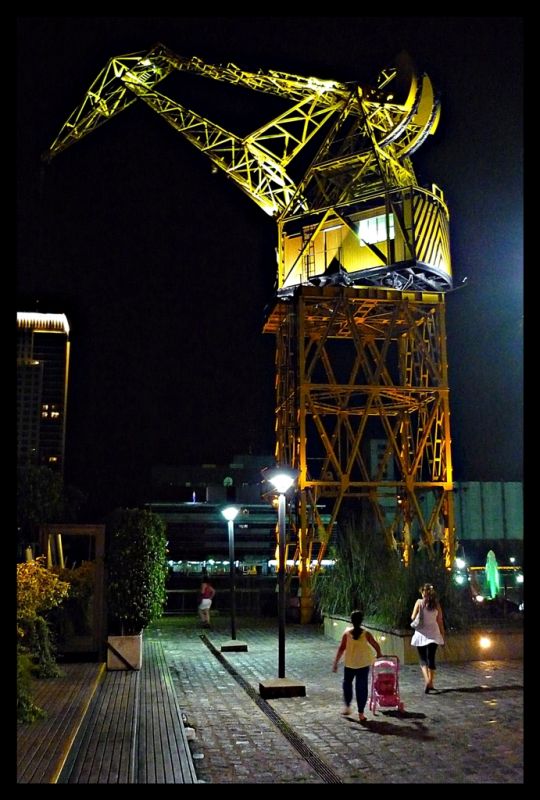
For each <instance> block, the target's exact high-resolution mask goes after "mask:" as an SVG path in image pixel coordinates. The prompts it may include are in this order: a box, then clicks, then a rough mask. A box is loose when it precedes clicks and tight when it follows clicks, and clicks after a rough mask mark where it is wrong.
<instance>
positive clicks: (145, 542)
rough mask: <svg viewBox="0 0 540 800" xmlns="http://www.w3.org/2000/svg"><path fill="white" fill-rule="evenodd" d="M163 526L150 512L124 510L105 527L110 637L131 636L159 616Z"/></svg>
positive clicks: (164, 567) (164, 564) (163, 595)
mask: <svg viewBox="0 0 540 800" xmlns="http://www.w3.org/2000/svg"><path fill="white" fill-rule="evenodd" d="M166 554H167V540H166V537H165V524H164V523H163V521H162V519H161V517H159V516H158V515H157V514H154V513H152V512H151V511H146V510H139V509H125V510H122V511H118V512H116V513H115V515H114V517H113V520H112V521H111V522H110V523H109V526H108V545H107V556H106V564H107V604H108V610H109V619H110V624H111V629H110V632H111V633H119V634H120V635H122V636H123V635H133V634H137V633H140V631H141V630H142V629H143V628H145V627H146V626H147V625H149V624H150V623H151V622H153V621H154V620H156V619H159V617H160V616H161V615H162V613H163V607H164V605H165V599H166V591H165V580H166V577H167V561H166Z"/></svg>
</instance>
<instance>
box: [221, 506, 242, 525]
mask: <svg viewBox="0 0 540 800" xmlns="http://www.w3.org/2000/svg"><path fill="white" fill-rule="evenodd" d="M239 511H240V509H239V508H237V507H236V506H227V508H224V509H222V511H221V513H222V515H223V516H224V517H225V519H226V520H227V522H234V520H235V519H236V517H237V516H238V512H239Z"/></svg>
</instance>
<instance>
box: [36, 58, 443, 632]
mask: <svg viewBox="0 0 540 800" xmlns="http://www.w3.org/2000/svg"><path fill="white" fill-rule="evenodd" d="M173 71H176V72H185V73H190V74H193V75H197V76H200V77H203V78H209V79H211V80H215V81H218V82H223V83H228V84H231V85H235V86H238V87H242V88H245V89H252V90H254V91H256V92H262V93H266V94H272V95H275V96H277V97H280V98H282V100H283V101H284V104H285V106H286V107H285V108H284V110H283V112H282V113H281V114H279V115H278V116H277V117H274V118H272V119H270V120H268V122H266V123H265V124H263V125H260V126H258V127H257V128H256V129H255V130H254V131H252V133H250V134H249V135H247V136H238V135H236V134H235V133H233V132H230V131H228V130H226V129H225V128H224V127H222V126H220V125H219V124H217V123H215V122H213V121H211V120H210V119H207V118H206V117H203V116H202V115H201V114H199V113H198V112H196V111H194V110H192V109H189V108H187V107H185V106H184V105H182V104H180V103H179V102H178V101H176V100H173V99H171V98H169V97H167V96H166V95H164V94H162V93H161V92H159V91H157V89H156V86H157V85H158V84H159V83H161V81H163V80H164V79H165V78H166V77H167V76H168V75H170V74H171V73H172V72H173ZM136 99H139V100H141V101H142V102H143V103H144V104H146V105H147V106H148V107H149V108H150V109H151V110H152V111H154V112H156V113H157V114H158V115H159V116H160V117H162V118H163V119H164V120H165V121H166V122H167V123H168V124H169V125H171V126H172V127H173V128H174V129H175V130H177V131H178V132H180V133H181V134H182V135H183V136H184V137H185V138H186V139H187V140H188V141H190V142H191V143H192V144H193V145H194V146H195V147H196V148H197V149H198V150H199V151H201V152H202V153H204V155H205V156H206V157H207V158H208V159H209V160H210V161H211V162H212V163H213V164H214V165H215V166H216V167H218V168H219V169H220V170H222V171H223V172H225V173H226V174H227V176H228V177H229V178H231V179H232V180H233V181H235V183H236V184H237V185H238V186H239V187H240V188H241V189H242V191H244V192H245V193H246V194H247V195H248V196H249V197H250V198H251V199H252V200H254V202H256V203H257V204H258V205H259V206H260V207H261V208H263V210H264V211H266V212H267V213H268V214H270V215H272V216H274V217H275V218H276V220H277V224H278V247H277V251H278V274H277V287H278V296H277V299H276V305H275V307H274V309H273V311H271V312H270V315H269V317H268V320H267V323H266V326H265V331H267V332H271V333H274V334H275V335H276V339H277V351H276V397H277V408H276V436H277V459H278V463H281V464H291V465H293V466H296V467H298V468H299V469H300V481H299V498H300V499H299V508H298V515H297V518H296V525H295V529H296V535H297V542H296V543H295V547H296V548H297V556H298V558H299V560H300V572H301V577H302V580H303V593H302V607H303V610H302V619H304V618H305V615H304V610H305V611H306V612H307V613H308V612H309V604H310V598H309V581H307V578H306V576H308V575H309V570H310V568H311V566H312V561H315V562H316V563H317V564H319V563H320V560H321V558H322V555H323V553H324V551H325V548H326V545H327V543H328V540H329V537H330V536H331V532H332V527H333V525H334V523H335V521H336V519H337V516H338V513H339V510H340V508H341V507H342V505H343V502H344V501H345V500H346V499H347V498H351V497H369V498H370V500H371V501H372V504H373V508H374V509H375V514H376V517H377V519H378V520H379V524H380V527H381V530H383V531H384V535H385V537H386V540H387V542H388V544H389V545H390V546H392V547H398V548H401V549H402V551H403V558H404V560H405V561H408V560H409V559H410V556H411V552H412V545H413V541H416V540H417V539H418V538H419V541H420V543H421V546H423V547H426V548H427V549H428V550H429V551H430V552H431V551H432V550H433V546H434V542H435V541H436V540H437V539H441V540H442V541H443V544H444V549H445V553H446V561H447V564H450V561H451V557H452V555H453V547H454V544H453V537H454V528H453V504H452V493H451V487H452V467H451V453H450V429H449V407H448V380H447V365H446V342H445V328H444V294H443V292H444V291H446V290H448V289H450V288H451V287H452V273H451V262H450V245H449V234H448V223H449V214H448V209H447V207H446V204H445V202H444V198H443V194H442V192H441V190H440V189H438V188H437V187H436V186H433V187H432V188H431V189H427V188H425V187H420V186H419V185H418V182H417V180H416V176H415V174H414V170H413V166H412V163H411V160H410V156H411V154H412V153H414V151H415V150H416V149H417V148H418V147H419V146H420V145H421V144H422V142H423V141H424V140H425V138H426V137H427V136H428V135H429V134H431V133H434V131H435V129H436V127H437V124H438V119H439V104H438V102H437V100H436V98H435V95H434V92H433V88H432V85H431V82H430V80H429V78H428V77H427V75H417V74H416V72H415V70H414V68H413V66H412V62H411V61H410V59H409V58H408V57H407V56H406V55H401V56H399V57H398V58H397V59H396V60H395V63H394V65H392V66H390V67H388V68H385V69H383V70H382V71H381V72H380V74H379V75H378V77H377V79H376V80H375V81H374V83H373V85H372V86H364V85H360V84H359V83H354V82H351V83H342V82H339V81H335V80H321V79H320V78H315V77H303V76H300V75H292V74H288V73H285V72H277V71H273V70H269V71H266V72H264V71H262V70H258V71H257V72H250V71H246V70H244V69H242V68H240V67H238V66H236V65H234V64H232V63H229V64H225V65H214V64H207V63H205V62H204V61H203V60H202V59H200V58H196V57H190V58H184V57H181V56H178V55H176V54H175V53H173V52H172V51H170V50H168V49H167V48H166V47H164V46H163V45H161V44H158V45H156V46H155V47H153V48H152V49H150V50H149V51H148V52H139V53H133V54H129V55H125V56H119V57H116V58H112V59H111V60H110V61H109V62H108V63H107V65H106V67H105V69H104V70H103V71H102V72H101V73H100V75H99V76H98V78H97V79H96V80H95V81H94V83H93V84H92V86H91V87H90V89H89V91H88V92H87V93H86V95H85V97H84V100H83V102H82V103H81V105H80V107H79V108H77V109H76V110H75V111H74V112H73V113H72V115H71V116H70V117H69V119H68V121H67V122H66V123H65V125H64V126H63V128H62V130H61V131H60V134H59V135H58V137H57V138H56V139H55V141H54V142H53V144H52V145H51V147H50V148H49V151H48V152H47V154H46V156H45V157H46V159H47V160H50V159H51V158H52V157H53V156H54V155H56V154H57V153H59V152H61V151H62V150H64V149H66V148H67V147H69V146H70V145H71V144H73V143H74V142H75V141H78V140H79V139H81V138H83V137H84V136H86V135H87V134H88V133H90V132H91V131H93V130H94V129H95V128H97V127H99V126H100V125H101V124H103V123H104V122H106V121H107V120H108V119H111V118H112V117H114V116H115V115H116V114H118V113H119V112H120V111H122V110H124V109H125V108H127V107H128V106H129V105H131V104H132V103H133V102H134V101H135V100H136ZM310 143H312V149H313V152H314V155H313V156H312V158H311V163H310V164H309V166H308V167H307V169H306V168H305V166H303V167H301V168H299V167H298V161H297V160H296V161H295V159H296V157H297V156H298V155H300V154H301V153H304V154H305V153H306V152H307V151H306V150H305V148H306V146H307V145H309V144H310ZM295 170H296V171H297V172H298V173H299V174H295ZM355 287H364V288H355ZM366 287H372V288H366ZM377 287H379V288H377ZM374 441H378V442H379V444H380V447H381V448H382V450H381V451H380V454H379V456H380V457H379V462H378V466H377V468H374V467H373V464H372V458H370V457H369V453H368V451H369V448H370V447H371V445H370V442H374ZM391 475H393V477H390V476H391ZM323 502H324V503H325V504H326V505H327V510H328V508H330V512H331V513H330V521H329V522H326V521H324V522H323V517H322V516H321V513H320V504H321V503H323ZM324 519H325V520H326V519H327V516H326V515H324Z"/></svg>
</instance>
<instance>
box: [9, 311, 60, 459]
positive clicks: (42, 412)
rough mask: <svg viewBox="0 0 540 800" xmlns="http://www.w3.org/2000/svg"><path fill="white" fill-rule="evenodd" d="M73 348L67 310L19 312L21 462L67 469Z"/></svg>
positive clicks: (18, 424)
mask: <svg viewBox="0 0 540 800" xmlns="http://www.w3.org/2000/svg"><path fill="white" fill-rule="evenodd" d="M69 350H70V342H69V324H68V321H67V318H66V315H65V314H41V313H37V312H27V311H19V312H17V464H20V465H24V464H37V465H41V466H47V467H51V468H53V469H55V470H58V471H59V472H62V471H63V468H64V448H65V437H66V408H67V389H68V375H69Z"/></svg>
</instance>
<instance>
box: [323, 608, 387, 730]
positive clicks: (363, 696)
mask: <svg viewBox="0 0 540 800" xmlns="http://www.w3.org/2000/svg"><path fill="white" fill-rule="evenodd" d="M363 620H364V615H363V613H362V612H361V611H353V612H352V614H351V622H352V628H347V630H346V631H345V633H344V634H343V637H342V639H341V642H340V645H339V647H338V650H337V653H336V657H335V659H334V666H333V672H337V668H338V663H339V660H340V658H341V656H342V655H343V653H345V667H344V670H343V702H344V703H345V708H344V709H343V711H342V712H341V713H342V714H343V715H344V716H348V715H349V714H351V713H352V711H351V702H352V697H353V681H354V680H356V703H357V705H358V719H359V720H360V722H364V720H365V719H366V717H365V715H364V709H365V707H366V703H367V698H368V677H369V667H370V665H371V662H372V661H373V650H375V652H376V653H377V658H380V657H381V648H380V646H379V643H378V642H377V641H376V640H375V639H374V638H373V636H372V635H371V633H369V632H368V631H365V630H363V629H362V622H363ZM372 648H373V649H372Z"/></svg>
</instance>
